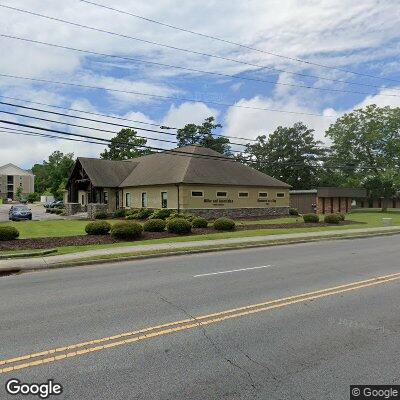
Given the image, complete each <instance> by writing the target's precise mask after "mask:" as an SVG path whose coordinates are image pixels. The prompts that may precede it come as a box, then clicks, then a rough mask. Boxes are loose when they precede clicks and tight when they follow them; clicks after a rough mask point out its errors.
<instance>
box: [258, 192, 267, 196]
mask: <svg viewBox="0 0 400 400" xmlns="http://www.w3.org/2000/svg"><path fill="white" fill-rule="evenodd" d="M258 197H268V193H267V192H258Z"/></svg>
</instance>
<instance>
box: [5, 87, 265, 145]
mask: <svg viewBox="0 0 400 400" xmlns="http://www.w3.org/2000/svg"><path fill="white" fill-rule="evenodd" d="M0 98H3V99H10V100H16V101H21V102H23V103H29V104H37V105H40V106H45V107H51V108H56V109H59V110H66V111H74V112H80V113H85V114H90V115H96V116H100V117H106V118H111V119H117V120H121V121H127V122H134V123H139V124H146V125H151V126H156V127H158V128H160V129H169V130H172V129H173V130H178V129H182V128H172V127H167V126H164V125H159V124H152V123H149V122H144V121H137V120H134V119H129V118H123V117H118V116H115V115H109V114H101V113H96V112H93V111H85V110H79V109H77V108H68V107H62V106H56V105H54V104H47V103H41V102H38V101H32V100H26V99H21V98H17V97H10V96H3V95H0ZM18 107H19V105H18ZM48 112H50V111H48ZM123 126H125V125H123ZM172 135H174V136H175V134H172ZM214 135H215V136H222V137H226V138H230V139H241V140H248V141H253V142H255V141H257V140H256V139H250V138H245V137H240V136H230V135H222V134H219V133H214Z"/></svg>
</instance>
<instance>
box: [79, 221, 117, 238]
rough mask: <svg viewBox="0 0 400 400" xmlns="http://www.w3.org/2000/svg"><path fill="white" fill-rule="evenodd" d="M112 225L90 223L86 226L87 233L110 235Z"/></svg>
mask: <svg viewBox="0 0 400 400" xmlns="http://www.w3.org/2000/svg"><path fill="white" fill-rule="evenodd" d="M110 230H111V225H110V224H109V223H108V222H107V221H94V222H89V223H88V224H87V225H86V226H85V232H86V233H87V234H88V235H108V233H109V232H110Z"/></svg>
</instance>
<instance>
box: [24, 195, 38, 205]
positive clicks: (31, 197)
mask: <svg viewBox="0 0 400 400" xmlns="http://www.w3.org/2000/svg"><path fill="white" fill-rule="evenodd" d="M26 199H27V201H28V203H34V202H35V201H39V199H40V196H39V194H38V193H29V194H28V196H27V197H26Z"/></svg>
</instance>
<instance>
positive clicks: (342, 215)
mask: <svg viewBox="0 0 400 400" xmlns="http://www.w3.org/2000/svg"><path fill="white" fill-rule="evenodd" d="M336 215H337V216H338V217H339V219H340V220H341V221H345V220H346V214H345V213H337V214H336Z"/></svg>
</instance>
